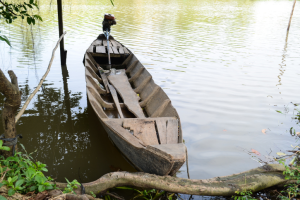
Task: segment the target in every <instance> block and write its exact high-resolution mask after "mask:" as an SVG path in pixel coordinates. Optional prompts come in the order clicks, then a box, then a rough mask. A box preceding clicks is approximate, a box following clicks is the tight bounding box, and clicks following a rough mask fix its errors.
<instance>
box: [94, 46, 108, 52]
mask: <svg viewBox="0 0 300 200" xmlns="http://www.w3.org/2000/svg"><path fill="white" fill-rule="evenodd" d="M96 53H106V50H105V47H104V46H96Z"/></svg>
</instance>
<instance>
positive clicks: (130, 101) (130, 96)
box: [103, 69, 145, 118]
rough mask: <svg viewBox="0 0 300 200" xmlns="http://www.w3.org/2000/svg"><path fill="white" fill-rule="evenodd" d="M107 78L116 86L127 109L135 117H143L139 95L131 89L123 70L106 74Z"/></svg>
mask: <svg viewBox="0 0 300 200" xmlns="http://www.w3.org/2000/svg"><path fill="white" fill-rule="evenodd" d="M108 80H109V82H110V83H111V84H112V85H113V86H114V87H115V88H116V90H117V91H118V93H119V94H120V96H121V97H122V99H123V101H124V104H125V106H126V107H127V108H128V110H129V111H130V112H132V113H133V114H134V115H135V116H136V117H137V118H145V115H144V113H143V110H142V108H141V107H140V104H139V102H138V101H139V97H138V96H137V94H136V93H135V92H134V91H133V89H132V87H131V85H130V83H129V82H128V78H127V76H126V74H125V70H124V69H121V70H118V71H117V73H116V74H110V75H109V76H108ZM103 81H104V79H103Z"/></svg>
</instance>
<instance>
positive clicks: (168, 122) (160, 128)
mask: <svg viewBox="0 0 300 200" xmlns="http://www.w3.org/2000/svg"><path fill="white" fill-rule="evenodd" d="M155 122H156V128H157V132H158V136H159V140H160V144H177V143H178V121H177V120H176V119H170V118H169V119H168V118H157V119H155Z"/></svg>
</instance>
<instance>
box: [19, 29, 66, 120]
mask: <svg viewBox="0 0 300 200" xmlns="http://www.w3.org/2000/svg"><path fill="white" fill-rule="evenodd" d="M66 33H67V32H64V33H63V34H62V35H61V36H60V38H59V40H58V41H57V43H56V46H55V47H54V49H53V51H52V57H51V60H50V62H49V65H48V68H47V71H46V73H45V74H44V76H43V77H42V79H41V80H40V83H39V84H38V86H37V87H36V88H35V90H34V91H33V92H32V93H31V95H30V96H29V97H28V99H27V100H26V102H25V104H24V105H23V107H22V109H21V110H20V112H19V113H18V114H17V115H16V117H15V123H17V121H18V120H19V119H20V117H21V116H22V115H23V113H24V111H25V110H26V108H27V106H28V104H29V103H30V101H31V99H32V98H33V97H34V95H35V94H36V93H37V91H39V89H40V88H41V86H42V84H43V82H44V80H45V78H46V77H47V75H48V73H49V72H50V68H51V65H52V62H53V59H54V53H55V51H56V49H57V47H58V45H59V42H60V41H61V40H62V38H63V37H64V36H65V34H66Z"/></svg>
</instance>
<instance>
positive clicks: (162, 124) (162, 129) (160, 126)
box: [155, 118, 167, 144]
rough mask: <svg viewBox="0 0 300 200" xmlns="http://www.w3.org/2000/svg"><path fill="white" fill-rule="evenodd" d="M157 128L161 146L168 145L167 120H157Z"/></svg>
mask: <svg viewBox="0 0 300 200" xmlns="http://www.w3.org/2000/svg"><path fill="white" fill-rule="evenodd" d="M155 122H156V128H157V132H158V135H159V140H160V144H167V126H166V119H164V118H162V119H156V120H155Z"/></svg>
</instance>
